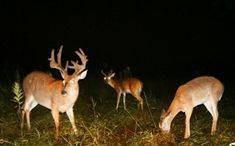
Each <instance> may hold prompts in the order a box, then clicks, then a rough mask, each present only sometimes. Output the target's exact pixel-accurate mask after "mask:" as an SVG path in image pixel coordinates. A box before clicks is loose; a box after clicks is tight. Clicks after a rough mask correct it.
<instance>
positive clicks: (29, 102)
mask: <svg viewBox="0 0 235 146" xmlns="http://www.w3.org/2000/svg"><path fill="white" fill-rule="evenodd" d="M28 97H29V98H28V100H27V101H25V104H24V109H23V111H22V122H21V127H22V128H23V126H24V116H25V113H26V121H27V127H28V129H31V123H30V112H31V110H32V109H33V108H34V107H35V106H36V105H37V104H38V103H37V102H36V101H35V100H34V98H33V96H28Z"/></svg>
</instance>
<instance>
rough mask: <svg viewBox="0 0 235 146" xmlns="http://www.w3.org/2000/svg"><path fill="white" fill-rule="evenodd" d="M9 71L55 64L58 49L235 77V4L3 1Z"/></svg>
mask: <svg viewBox="0 0 235 146" xmlns="http://www.w3.org/2000/svg"><path fill="white" fill-rule="evenodd" d="M0 6H1V14H0V16H1V32H0V36H1V38H0V49H1V53H0V54H1V56H0V65H1V68H5V69H8V68H9V67H10V68H11V69H12V70H14V69H19V68H20V69H21V70H24V71H25V72H29V71H31V70H35V69H41V70H47V69H49V62H48V60H47V58H49V57H50V51H51V49H52V48H55V49H59V47H60V45H64V50H63V57H62V58H63V60H67V59H68V60H71V59H76V56H75V54H74V50H75V49H77V48H83V50H84V51H85V53H86V54H87V55H88V57H89V64H88V68H89V69H90V70H91V71H94V72H99V70H100V69H102V68H104V67H107V66H108V67H109V68H114V69H116V70H122V69H123V68H125V67H126V66H130V67H131V69H132V71H133V72H135V73H136V74H138V75H145V76H147V77H151V76H158V75H159V74H167V75H169V76H176V77H178V76H197V75H215V76H218V77H220V78H224V79H229V80H230V79H233V78H234V69H235V65H234V60H235V59H234V55H235V53H234V50H233V49H234V45H233V44H234V29H235V27H234V25H235V23H234V19H235V15H234V10H235V2H234V1H232V0H224V1H219V0H215V1H155V2H138V1H124V2H122V1H77V2H68V1H64V2H59V1H54V2H53V1H47V2H33V1H32V2H22V1H18V2H17V1H16V2H10V1H1V2H0Z"/></svg>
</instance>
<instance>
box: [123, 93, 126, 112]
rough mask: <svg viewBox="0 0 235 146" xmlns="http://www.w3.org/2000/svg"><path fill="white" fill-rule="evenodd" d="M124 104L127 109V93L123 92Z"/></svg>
mask: <svg viewBox="0 0 235 146" xmlns="http://www.w3.org/2000/svg"><path fill="white" fill-rule="evenodd" d="M123 105H124V109H125V110H126V93H123Z"/></svg>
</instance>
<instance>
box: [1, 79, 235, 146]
mask: <svg viewBox="0 0 235 146" xmlns="http://www.w3.org/2000/svg"><path fill="white" fill-rule="evenodd" d="M151 84H152V83H150V84H146V86H147V87H148V88H146V89H145V92H144V98H145V107H144V111H143V112H141V111H140V110H138V109H137V102H136V101H135V99H134V98H133V97H131V96H129V95H128V96H127V97H128V98H127V109H128V110H124V109H123V105H122V102H120V107H119V109H118V110H115V105H116V97H115V96H116V95H115V92H114V91H113V89H112V88H110V87H108V86H107V85H106V84H104V83H103V81H102V80H101V79H100V80H99V79H98V80H97V79H92V78H88V79H86V80H84V81H81V82H80V88H81V89H80V96H79V98H78V101H77V102H76V104H75V106H74V113H75V118H76V125H77V127H78V135H74V133H73V130H72V127H71V124H70V122H69V120H68V118H67V116H66V114H61V116H60V122H61V129H60V132H61V133H60V138H59V141H58V142H55V141H54V130H55V126H54V121H53V119H52V116H51V113H50V110H48V109H46V108H44V107H42V106H37V107H36V108H35V109H33V111H32V113H31V126H32V129H31V130H30V131H28V130H27V129H23V130H21V129H20V126H19V122H20V121H19V119H18V117H17V111H16V109H15V108H14V107H15V105H16V104H15V103H14V102H12V101H11V99H12V97H13V96H12V93H11V92H12V91H11V88H8V87H9V86H10V85H2V84H0V91H4V92H2V93H1V94H0V95H1V97H0V106H1V110H0V114H1V116H0V145H3V146H39V145H40V146H52V145H61V146H84V145H86V146H125V145H128V146H156V145H159V146H168V145H179V146H194V145H202V146H208V145H209V146H210V145H211V146H213V145H225V146H227V145H229V144H230V143H231V142H235V114H234V113H235V109H234V105H235V104H234V103H235V102H234V99H232V97H234V95H235V92H234V91H235V90H233V89H234V87H235V86H231V87H230V88H226V90H227V91H225V94H224V96H223V98H222V101H221V102H220V103H219V113H220V116H219V120H218V129H217V132H216V134H215V135H213V136H211V135H210V130H211V123H212V120H211V115H210V114H209V112H208V111H207V110H206V108H205V107H203V106H198V107H196V108H195V109H194V111H193V115H192V118H191V137H190V138H189V139H186V140H185V139H184V138H183V136H184V119H185V116H184V114H183V113H180V114H178V115H177V116H176V118H175V119H174V120H173V122H172V126H171V127H172V128H171V133H170V134H167V135H164V134H162V133H161V132H160V129H159V128H158V121H159V117H160V114H161V110H162V108H167V106H168V105H169V104H170V102H171V98H172V97H168V96H169V95H167V94H174V92H173V90H170V89H169V90H168V89H165V92H166V93H167V92H171V91H172V93H167V94H162V95H161V96H159V95H158V94H157V93H155V88H154V87H153V86H148V85H151ZM159 84H160V83H159ZM91 85H92V88H91ZM158 86H159V85H158ZM161 92H162V93H163V92H164V91H161Z"/></svg>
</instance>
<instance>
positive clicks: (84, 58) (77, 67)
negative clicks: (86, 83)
mask: <svg viewBox="0 0 235 146" xmlns="http://www.w3.org/2000/svg"><path fill="white" fill-rule="evenodd" d="M79 51H80V52H79ZM79 51H75V53H76V54H77V55H78V56H79V58H80V59H81V62H82V64H81V65H80V64H78V60H77V61H76V62H74V61H71V63H72V64H73V66H68V67H69V68H73V69H75V72H74V75H77V74H79V73H81V72H82V71H83V70H84V69H85V68H86V63H87V61H88V59H87V56H86V55H85V53H84V52H83V50H82V49H81V48H79Z"/></svg>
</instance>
